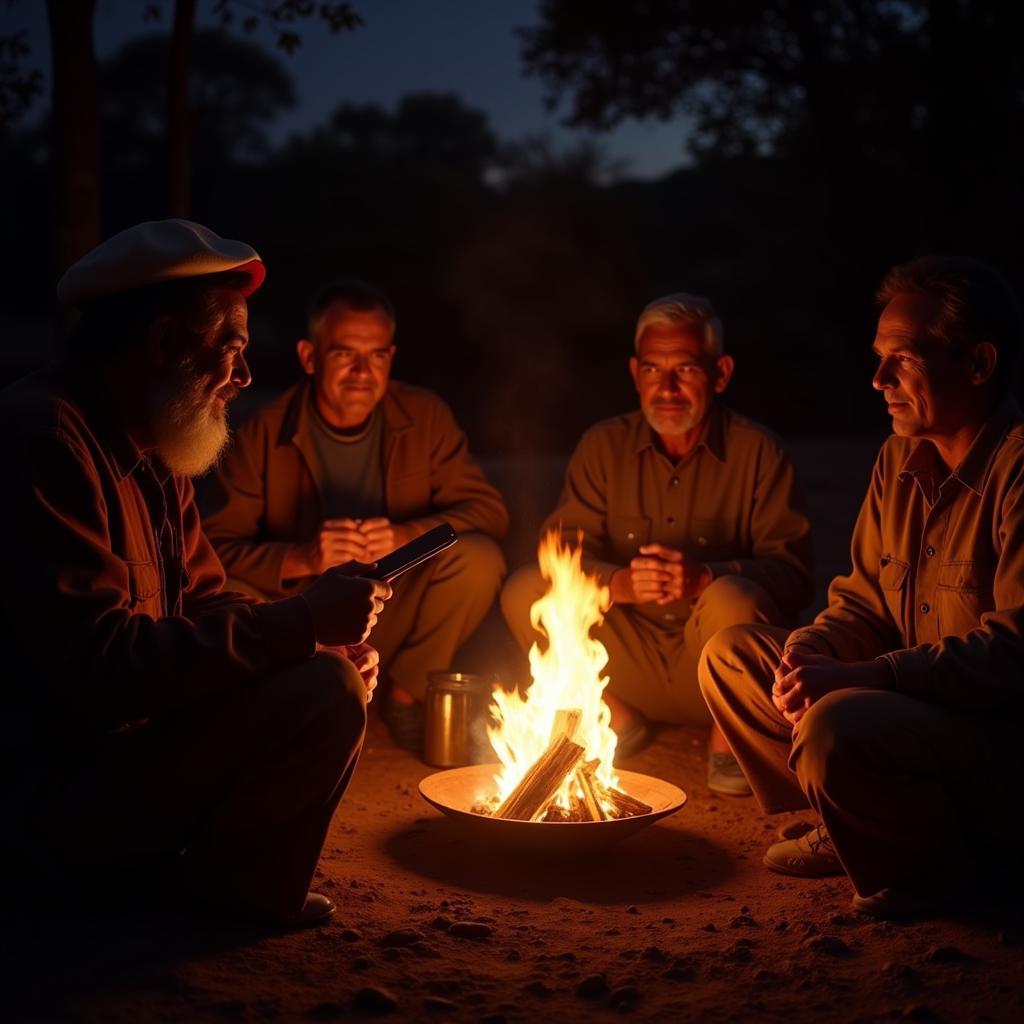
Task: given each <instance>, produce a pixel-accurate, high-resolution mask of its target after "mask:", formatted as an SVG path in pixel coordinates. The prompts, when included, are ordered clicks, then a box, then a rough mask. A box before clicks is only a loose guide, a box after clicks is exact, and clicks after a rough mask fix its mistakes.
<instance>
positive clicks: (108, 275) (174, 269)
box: [57, 219, 267, 306]
mask: <svg viewBox="0 0 1024 1024" xmlns="http://www.w3.org/2000/svg"><path fill="white" fill-rule="evenodd" d="M227 270H233V271H237V272H239V273H244V274H247V275H248V277H249V281H248V284H247V285H246V286H245V287H244V288H242V294H243V295H251V294H252V293H253V292H254V291H256V289H257V288H259V286H260V285H261V284H263V279H264V277H266V273H267V271H266V268H265V267H264V265H263V261H262V260H261V259H260V257H259V253H257V252H256V250H255V249H254V248H253V247H252V246H251V245H246V244H245V242H237V241H235V240H233V239H230V238H221V237H220V235H218V234H216V233H215V232H213V231H211V230H210V229H209V228H204V227H203V226H202V224H195V223H193V222H192V221H190V220H179V219H174V220H150V221H146V222H145V223H143V224H136V225H135V226H134V227H130V228H126V229H125V230H124V231H119V232H118V233H117V234H116V235H114V236H113V237H112V238H108V239H107V240H106V241H105V242H101V243H100V244H99V245H98V246H96V248H95V249H93V250H91V251H90V252H87V253H86V254H85V255H84V256H83V257H82V258H81V259H80V260H78V261H77V262H75V263H73V264H72V265H71V266H70V267H68V269H67V270H66V271H65V273H64V276H63V277H62V278H61V279H60V281H59V282H58V283H57V298H58V299H59V300H60V302H61V303H63V304H65V305H69V306H81V305H86V304H87V303H90V302H94V301H95V300H96V299H103V298H107V297H108V296H110V295H117V294H119V293H120V292H126V291H130V290H131V289H132V288H142V287H144V286H145V285H150V284H158V283H159V282H161V281H177V280H181V279H182V278H186V277H200V276H202V275H204V274H220V273H223V272H224V271H227Z"/></svg>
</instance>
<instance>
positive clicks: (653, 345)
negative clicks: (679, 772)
mask: <svg viewBox="0 0 1024 1024" xmlns="http://www.w3.org/2000/svg"><path fill="white" fill-rule="evenodd" d="M634 343H635V346H636V355H635V356H633V358H632V359H630V362H629V369H630V373H631V374H632V376H633V383H634V384H635V386H636V390H637V393H638V394H639V396H640V409H639V410H638V411H636V412H632V413H628V414H626V415H624V416H618V417H616V418H614V419H610V420H606V421H605V422H603V423H599V424H597V426H595V427H592V428H591V429H590V430H588V431H587V432H586V433H585V434H584V435H583V439H582V440H581V441H580V443H579V446H578V447H577V449H576V451H575V452H574V453H573V456H572V459H571V460H570V462H569V467H568V471H567V472H566V478H565V488H564V490H563V491H562V496H561V498H560V500H559V502H558V505H557V507H556V508H555V510H554V512H552V513H551V515H550V516H549V518H548V520H547V522H546V523H545V524H544V529H545V530H547V529H548V528H549V527H550V526H559V525H560V526H561V529H562V535H563V538H564V539H565V540H566V541H572V542H574V541H575V538H576V534H577V531H580V530H582V531H583V545H584V567H585V568H587V569H588V570H589V571H591V572H594V573H596V574H597V575H598V576H599V577H600V579H601V581H602V582H603V583H605V584H607V585H608V586H609V588H610V590H611V597H612V602H613V606H612V608H611V609H610V611H609V612H608V613H607V615H606V616H605V620H604V624H603V625H602V626H601V627H600V628H598V629H597V630H596V631H595V634H594V635H595V636H596V637H597V638H598V639H599V640H600V641H601V642H602V643H603V644H604V646H605V647H606V648H607V650H608V657H609V662H608V670H607V671H608V676H609V677H610V680H611V681H610V683H609V684H608V688H607V689H606V691H605V699H606V701H607V703H608V704H609V707H610V708H611V712H612V728H613V729H615V731H616V732H617V733H618V734H619V737H620V744H619V749H620V751H622V752H623V753H629V752H630V751H631V750H632V749H637V748H638V747H639V746H640V745H642V743H643V741H644V738H645V735H646V728H645V726H644V722H643V719H644V718H648V719H657V720H659V721H663V722H685V723H689V724H704V723H707V722H709V721H710V718H709V716H708V712H707V708H706V706H705V704H704V701H703V700H702V699H701V696H700V692H699V690H698V687H697V659H698V658H699V656H700V652H701V649H702V648H703V646H704V643H705V641H706V640H707V639H708V638H709V637H711V636H712V635H713V634H714V633H716V632H717V631H718V630H719V629H722V628H723V627H725V626H726V625H733V624H736V623H740V622H772V623H779V622H783V621H786V619H787V618H790V617H794V616H795V614H796V612H797V611H798V610H799V609H800V608H801V607H803V606H804V605H806V604H807V603H808V602H809V601H810V599H811V593H812V590H811V567H810V566H811V538H810V523H809V521H808V519H807V516H806V515H805V514H804V512H803V510H802V508H801V505H800V503H799V500H798V496H797V493H796V489H795V485H794V479H793V468H792V466H791V464H790V461H789V459H788V458H787V456H786V453H785V452H784V451H783V450H782V446H781V445H780V443H779V441H778V440H777V439H776V438H775V437H774V436H773V435H772V434H770V433H769V432H768V431H767V430H765V429H764V428H763V427H760V426H758V425H757V424H756V423H751V422H750V421H749V420H746V419H743V418H742V417H741V416H737V415H736V414H735V413H733V412H732V411H730V410H729V409H727V408H726V407H725V406H723V405H721V404H720V402H719V401H718V400H717V399H716V398H715V396H716V395H719V394H721V393H722V392H723V391H725V389H726V387H727V386H728V384H729V378H730V377H731V375H732V371H733V360H732V357H731V356H728V355H725V354H724V352H723V349H722V325H721V322H720V321H719V319H718V317H717V316H716V315H715V312H714V310H713V309H712V308H711V305H710V303H709V302H708V301H707V300H706V299H701V298H697V297H695V296H692V295H686V294H683V293H679V294H676V295H669V296H666V297H665V298H662V299H658V300H656V301H655V302H652V303H651V304H650V305H648V306H647V308H646V309H645V310H644V311H643V312H642V313H641V314H640V319H639V322H638V323H637V327H636V334H635V338H634ZM544 590H545V584H544V581H543V580H542V579H541V577H540V574H539V572H538V570H537V569H536V568H535V567H534V566H528V567H526V568H524V569H521V570H519V571H518V572H517V573H516V574H515V575H514V576H513V577H512V578H511V579H510V580H509V581H508V583H507V585H506V586H505V589H504V591H503V593H502V598H501V601H502V610H503V611H504V613H505V618H506V619H507V620H508V624H509V627H510V628H511V630H512V632H513V633H514V634H515V635H516V638H517V639H518V641H519V643H520V645H521V646H522V647H523V649H524V650H525V649H528V648H529V647H530V646H531V645H532V644H533V642H534V641H535V640H537V639H538V634H537V633H536V632H535V631H534V629H533V627H532V626H531V625H530V615H529V612H530V605H531V604H532V603H533V602H534V601H535V600H536V599H537V598H538V597H539V596H540V595H541V594H542V593H543V592H544ZM641 716H643V717H641ZM708 784H709V786H710V788H711V789H712V790H714V791H715V792H718V793H726V794H732V795H737V796H745V795H749V793H750V789H749V787H748V786H747V783H746V780H745V779H744V778H743V774H742V772H741V771H740V770H739V767H738V765H737V764H736V761H735V759H734V758H733V757H732V755H731V754H730V753H729V748H728V747H727V746H726V744H725V742H724V740H723V739H722V736H721V735H720V734H719V733H718V732H717V731H712V735H711V741H710V746H709V757H708Z"/></svg>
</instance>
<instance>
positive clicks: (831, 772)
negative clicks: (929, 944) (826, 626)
mask: <svg viewBox="0 0 1024 1024" xmlns="http://www.w3.org/2000/svg"><path fill="white" fill-rule="evenodd" d="M787 636H788V631H787V630H784V629H775V628H772V627H768V626H736V627H733V628H732V629H728V630H725V631H724V632H722V633H719V634H717V635H716V636H715V637H714V638H713V639H712V640H711V641H710V642H709V643H708V644H707V645H706V646H705V648H704V654H703V657H702V659H701V664H700V686H701V690H702V691H703V693H704V697H705V699H706V700H707V703H708V706H709V708H710V709H711V714H712V716H713V718H714V720H715V722H716V723H717V725H718V727H719V728H720V729H721V730H722V732H723V733H724V734H725V738H726V739H727V740H728V742H729V745H730V747H731V748H732V750H733V753H734V754H735V755H736V759H737V760H738V761H739V763H740V765H741V766H742V767H743V771H744V774H745V775H746V777H747V779H748V780H749V782H750V785H751V788H752V789H753V790H754V795H755V796H756V797H757V799H758V801H759V802H760V804H761V806H762V808H763V809H764V810H765V811H766V812H768V813H769V814H771V813H775V812H779V811H789V810H797V809H800V808H803V807H806V806H808V804H809V805H810V806H811V807H812V808H813V809H814V810H815V811H817V813H818V814H819V815H820V817H821V820H822V822H823V823H824V825H825V827H826V829H828V832H829V835H830V836H831V837H832V841H833V842H834V844H835V847H836V851H837V853H838V854H839V858H840V860H841V861H842V864H843V867H844V868H845V869H846V872H847V874H848V875H849V876H850V879H851V880H852V882H853V885H854V888H855V889H856V890H857V892H858V893H860V895H862V896H869V895H872V894H874V893H876V892H878V891H879V890H881V889H884V888H886V887H888V886H893V885H899V884H901V883H904V882H911V881H913V880H914V879H918V878H920V877H921V876H922V875H924V874H927V875H928V876H930V877H931V876H937V877H938V878H940V879H941V878H943V877H947V876H948V877H954V875H955V873H956V872H957V871H962V870H963V864H964V862H965V860H966V858H967V856H968V854H969V853H970V852H972V851H974V850H976V849H977V848H978V847H979V846H981V845H983V842H984V841H994V842H998V841H1000V839H1001V838H1003V837H1004V836H1010V835H1011V834H1012V830H1013V829H1015V828H1016V822H1017V820H1019V818H1020V815H1021V814H1022V812H1024V799H1022V795H1021V784H1020V780H1021V770H1022V768H1024V759H1022V757H1021V755H1020V754H1019V753H1017V749H1016V748H1017V743H1016V742H1015V741H1014V740H1013V738H1012V736H1011V727H1012V728H1013V730H1014V731H1016V729H1017V725H1016V722H1012V723H1008V722H1006V721H1005V720H1004V721H999V720H997V718H996V716H994V715H990V714H979V713H977V712H971V711H967V710H964V711H952V710H950V709H948V708H942V707H938V706H936V705H934V704H928V703H926V702H924V701H922V700H919V699H917V698H914V697H909V696H906V695H905V694H901V693H894V692H891V691H884V690H868V689H859V688H858V689H849V690H837V691H835V692H833V693H830V694H828V695H826V696H825V697H823V698H822V699H821V700H819V701H817V702H816V703H815V704H814V705H813V706H812V707H811V709H810V710H809V711H808V712H807V714H806V715H805V716H804V718H803V719H802V720H801V722H800V724H799V726H798V727H797V728H796V729H795V730H794V729H792V728H791V727H790V725H789V723H788V722H787V721H786V720H785V719H784V718H783V717H782V715H781V714H780V713H779V712H778V710H776V708H775V705H774V704H773V703H772V699H771V687H772V682H773V674H774V670H775V667H776V665H778V662H779V658H780V656H781V654H782V648H783V645H784V644H785V642H786V638H787ZM1014 717H1016V716H1014Z"/></svg>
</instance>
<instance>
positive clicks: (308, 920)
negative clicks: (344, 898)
mask: <svg viewBox="0 0 1024 1024" xmlns="http://www.w3.org/2000/svg"><path fill="white" fill-rule="evenodd" d="M333 913H334V903H332V902H331V900H329V899H328V898H327V897H326V896H325V895H324V894H323V893H320V892H313V891H312V890H310V891H309V892H308V893H306V902H305V903H304V904H303V905H302V909H301V910H299V911H296V913H294V914H288V915H287V916H285V917H279V918H277V919H276V921H274V922H273V923H275V924H277V925H278V926H279V927H281V928H311V927H312V926H313V925H317V924H323V923H324V921H326V920H327V918H329V917H330V916H331V914H333Z"/></svg>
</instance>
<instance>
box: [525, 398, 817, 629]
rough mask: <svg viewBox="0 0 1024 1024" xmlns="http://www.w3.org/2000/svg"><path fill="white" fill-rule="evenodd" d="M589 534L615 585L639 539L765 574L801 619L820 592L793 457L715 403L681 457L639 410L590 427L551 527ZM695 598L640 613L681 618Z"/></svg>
mask: <svg viewBox="0 0 1024 1024" xmlns="http://www.w3.org/2000/svg"><path fill="white" fill-rule="evenodd" d="M559 523H561V525H562V528H563V536H564V537H565V539H566V540H569V541H572V540H574V539H575V533H576V531H577V530H582V531H583V535H584V561H585V564H586V566H587V568H588V569H589V571H591V572H595V573H597V574H598V575H599V576H600V577H601V578H602V581H603V582H605V583H607V582H608V580H609V579H610V578H611V575H612V573H613V572H614V571H615V570H616V569H617V568H619V567H620V566H624V565H628V564H629V561H630V559H632V558H634V557H635V556H636V555H637V554H638V551H639V548H640V545H641V544H652V543H658V544H664V545H665V546H666V547H671V548H675V549H677V550H680V551H683V552H684V553H685V554H687V555H688V556H690V557H692V558H694V559H696V560H697V561H699V562H703V563H705V564H706V565H707V566H708V567H709V569H710V570H711V574H712V576H713V577H718V576H722V575H724V574H726V573H736V574H739V575H743V576H747V577H749V578H750V579H752V580H755V581H756V582H758V583H760V584H761V585H762V586H763V587H764V588H765V589H766V590H767V591H768V593H769V594H770V595H771V596H772V598H773V599H774V600H775V602H776V604H777V605H778V606H779V608H780V610H781V611H782V612H783V613H784V614H785V615H787V616H789V617H791V618H793V617H795V615H796V612H797V611H799V609H800V608H802V607H804V606H805V605H806V604H808V603H809V601H810V600H811V595H812V593H813V589H812V580H811V559H812V554H811V524H810V520H809V519H808V518H807V515H806V513H805V512H804V509H803V503H802V500H801V498H800V495H799V492H798V491H797V488H796V482H795V479H794V475H793V466H792V464H791V463H790V461H789V458H788V456H787V455H786V453H785V451H784V450H783V448H782V445H781V443H780V442H779V440H778V439H777V438H776V437H775V435H773V434H772V433H771V432H770V431H768V430H766V429H765V428H764V427H761V426H759V425H758V424H756V423H753V422H751V421H750V420H748V419H745V418H744V417H742V416H739V415H737V414H736V413H734V412H732V411H731V410H730V409H728V408H727V407H726V406H723V405H720V404H717V403H716V405H715V406H714V407H713V409H712V413H711V416H710V419H709V422H708V426H707V430H706V431H705V434H704V437H703V438H702V440H701V441H700V443H699V444H698V446H697V448H696V449H695V450H694V451H693V452H692V453H691V454H690V455H688V456H687V457H686V458H685V459H683V460H681V461H680V462H678V463H676V462H674V461H673V460H672V459H670V458H669V457H668V456H667V455H665V454H664V453H663V452H661V451H660V450H659V449H658V447H657V446H656V444H655V438H654V434H653V432H652V431H651V428H650V426H649V425H648V423H647V421H646V420H645V419H644V416H643V413H642V412H640V410H636V411H635V412H631V413H628V414H626V415H624V416H616V417H614V418H613V419H610V420H605V421H604V422H602V423H598V424H597V425H596V426H593V427H591V428H590V429H589V430H588V431H587V432H586V433H585V434H584V435H583V437H582V439H581V440H580V443H579V445H578V446H577V448H576V451H575V452H574V453H573V455H572V458H571V459H570V461H569V466H568V469H567V470H566V475H565V487H564V489H563V491H562V496H561V498H560V499H559V501H558V505H557V506H556V507H555V510H554V511H553V512H552V513H551V515H550V516H549V517H548V519H547V521H546V522H545V524H544V527H543V529H544V530H547V529H549V528H551V527H555V526H557V525H558V524H559ZM689 606H690V602H689V601H679V602H674V603H672V604H669V605H657V604H653V603H650V604H642V605H637V606H636V607H637V611H639V612H640V613H641V614H643V615H645V616H647V617H648V618H650V619H653V620H654V621H657V622H659V623H667V624H671V626H672V628H675V627H677V626H681V625H682V623H684V622H685V621H686V619H687V618H688V616H689Z"/></svg>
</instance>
